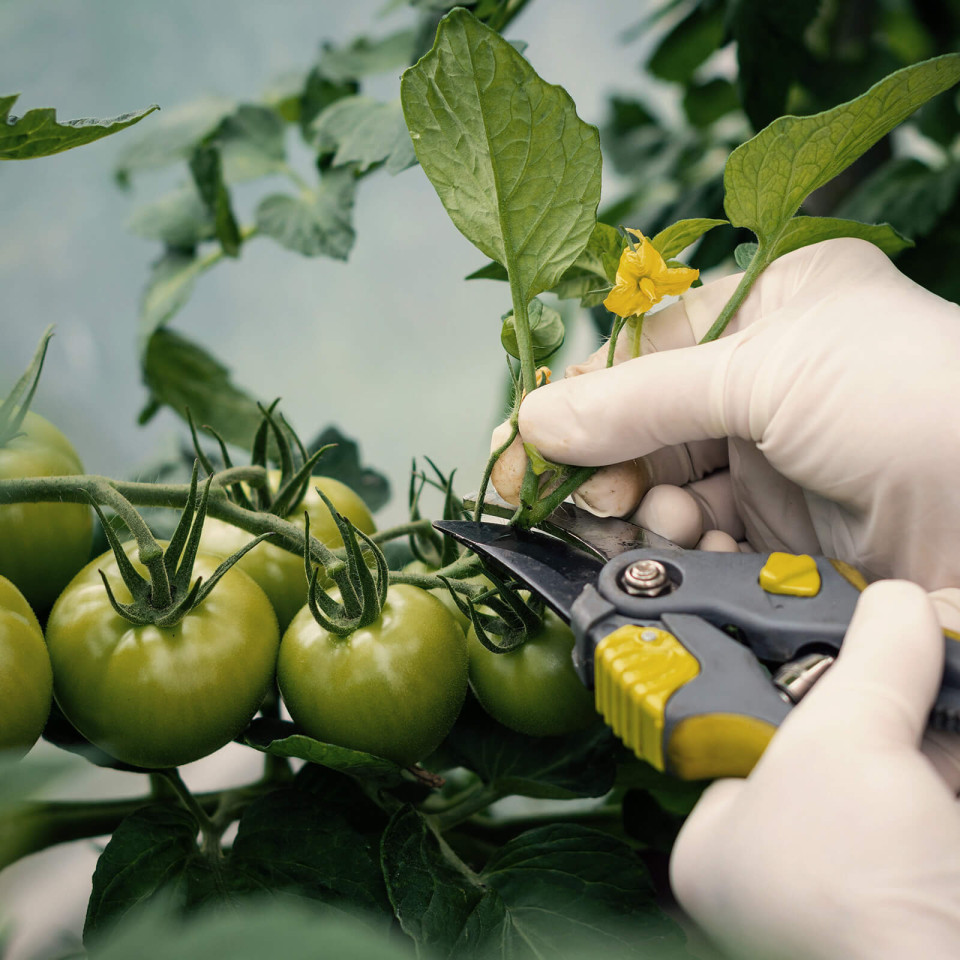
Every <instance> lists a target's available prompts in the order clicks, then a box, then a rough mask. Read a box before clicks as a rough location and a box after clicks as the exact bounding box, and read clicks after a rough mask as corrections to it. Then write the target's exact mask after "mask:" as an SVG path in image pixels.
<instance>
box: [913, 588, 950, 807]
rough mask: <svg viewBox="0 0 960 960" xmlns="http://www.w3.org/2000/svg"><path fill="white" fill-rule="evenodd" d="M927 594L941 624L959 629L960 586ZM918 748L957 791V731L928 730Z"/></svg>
mask: <svg viewBox="0 0 960 960" xmlns="http://www.w3.org/2000/svg"><path fill="white" fill-rule="evenodd" d="M929 597H930V600H931V602H932V603H933V606H934V609H935V610H936V613H937V619H938V620H939V621H940V626H941V627H943V628H944V629H945V630H952V631H953V632H954V633H960V589H957V588H956V587H944V588H943V589H941V590H934V591H933V592H932V593H930V594H929ZM947 642H948V643H949V642H955V641H949V640H948V641H947ZM920 749H921V751H922V752H923V753H924V755H925V756H926V757H927V759H928V760H929V761H930V762H931V763H932V764H933V766H934V769H936V771H937V773H939V774H940V777H941V779H942V780H943V781H944V782H945V783H946V784H947V786H948V787H949V788H950V790H951V791H952V792H953V793H954V794H960V735H957V734H955V733H947V732H946V731H943V730H927V732H926V733H925V734H924V736H923V742H922V743H921V747H920Z"/></svg>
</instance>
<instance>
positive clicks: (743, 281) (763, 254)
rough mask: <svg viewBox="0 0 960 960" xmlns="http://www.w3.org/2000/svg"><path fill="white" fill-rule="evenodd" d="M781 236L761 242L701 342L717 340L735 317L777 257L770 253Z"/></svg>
mask: <svg viewBox="0 0 960 960" xmlns="http://www.w3.org/2000/svg"><path fill="white" fill-rule="evenodd" d="M779 237H780V235H779V234H777V236H776V237H775V238H774V239H773V241H772V242H770V243H761V244H760V245H759V247H758V248H757V252H756V253H755V254H754V255H753V259H752V260H751V261H750V265H749V266H748V267H747V269H746V272H745V273H744V275H743V276H742V277H741V278H740V282H739V283H738V284H737V289H736V290H734V291H733V294H732V295H731V297H730V299H729V300H728V301H727V302H726V303H725V304H724V305H723V309H722V310H721V311H720V314H719V315H718V316H717V319H716V320H714V321H713V326H711V327H710V329H709V330H708V331H707V332H706V333H705V334H704V335H703V339H701V341H700V342H701V343H710V342H711V341H712V340H716V339H717V338H718V337H719V336H720V334H722V333H723V331H724V330H726V329H727V324H728V323H729V322H730V321H731V320H732V319H733V318H734V316H735V315H736V312H737V311H738V310H739V309H740V307H741V305H742V304H743V301H744V300H746V299H747V294H748V293H749V292H750V288H751V287H752V286H753V285H754V283H755V282H756V280H757V278H758V277H759V276H760V274H761V273H763V271H764V270H766V268H767V267H768V266H770V264H771V263H772V262H773V260H774V259H775V258H774V257H772V256H771V255H770V251H771V250H775V249H776V245H777V240H778V239H779Z"/></svg>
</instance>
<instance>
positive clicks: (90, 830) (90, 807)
mask: <svg viewBox="0 0 960 960" xmlns="http://www.w3.org/2000/svg"><path fill="white" fill-rule="evenodd" d="M163 782H164V783H165V784H166V783H167V782H168V781H167V780H166V778H164V781H163ZM274 788H275V784H269V783H253V784H250V785H249V786H247V787H242V788H240V789H239V790H237V789H231V790H229V791H220V790H217V791H213V792H210V793H199V794H197V795H196V796H195V797H194V800H195V801H196V803H197V805H198V806H199V807H200V809H202V810H203V812H204V815H205V816H207V817H209V816H211V815H212V814H213V813H214V811H219V810H221V809H222V808H223V806H224V798H225V796H226V795H227V794H229V798H230V801H231V803H230V810H229V816H230V817H231V821H232V820H236V819H238V818H239V816H240V814H241V813H242V811H243V809H244V807H246V806H247V805H248V804H250V803H251V802H252V801H253V800H255V799H256V798H257V797H259V796H262V795H263V794H264V793H268V792H269V791H270V790H273V789H274ZM179 802H180V801H179V800H178V799H176V797H174V796H173V795H170V794H166V793H165V794H160V795H156V794H155V795H147V796H142V797H130V798H124V799H123V800H86V801H64V800H44V801H35V802H32V803H25V804H22V805H20V806H17V807H16V808H15V809H13V810H10V811H7V812H5V813H4V816H3V817H2V818H0V870H2V869H3V868H4V867H7V866H9V865H10V864H11V863H15V862H16V861H17V860H19V859H21V858H23V857H26V856H29V855H30V854H32V853H38V852H39V851H40V850H46V849H47V847H53V846H56V845H57V844H60V843H71V842H73V841H74V840H85V839H87V838H90V837H102V836H106V835H107V834H110V833H113V831H114V830H116V829H117V827H118V826H119V825H120V823H121V821H123V820H125V819H126V818H127V817H129V816H130V814H132V813H135V812H136V811H137V810H139V809H140V808H141V807H145V806H148V805H149V804H154V803H179ZM227 825H228V824H227V823H223V824H222V825H221V823H220V820H219V819H218V823H217V826H218V828H220V829H221V830H223V829H225V828H226V827H227Z"/></svg>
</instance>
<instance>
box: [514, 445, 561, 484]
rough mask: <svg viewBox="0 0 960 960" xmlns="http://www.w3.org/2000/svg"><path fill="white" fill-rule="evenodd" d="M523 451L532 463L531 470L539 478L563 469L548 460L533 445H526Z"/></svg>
mask: <svg viewBox="0 0 960 960" xmlns="http://www.w3.org/2000/svg"><path fill="white" fill-rule="evenodd" d="M523 449H524V450H525V451H526V454H527V460H529V461H530V469H531V470H533V472H534V473H535V474H536V475H537V476H538V477H542V476H543V475H544V474H545V473H550V472H556V471H559V470H560V469H561V465H560V464H559V463H554V462H553V461H551V460H548V459H547V458H546V457H545V456H544V455H543V454H542V453H541V452H540V451H539V450H538V449H537V448H536V447H535V446H534V445H533V444H532V443H525V444H524V445H523Z"/></svg>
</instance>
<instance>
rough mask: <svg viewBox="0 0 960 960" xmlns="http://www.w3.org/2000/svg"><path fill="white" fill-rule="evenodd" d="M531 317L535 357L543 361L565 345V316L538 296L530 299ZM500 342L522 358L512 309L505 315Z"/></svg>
mask: <svg viewBox="0 0 960 960" xmlns="http://www.w3.org/2000/svg"><path fill="white" fill-rule="evenodd" d="M529 317H530V338H531V340H532V341H533V359H534V362H535V363H542V362H543V361H544V360H546V359H547V358H548V357H551V356H553V354H555V353H556V352H557V351H558V350H559V349H560V348H561V347H562V346H563V338H564V329H563V318H562V317H561V316H560V314H559V313H557V311H556V310H554V309H553V308H552V307H546V306H544V305H543V303H542V302H541V301H540V300H538V299H537V298H536V297H534V299H533V300H531V301H530V305H529ZM500 343H502V344H503V349H504V350H506V351H507V353H509V354H510V356H511V357H514V358H515V359H517V360H519V359H520V347H519V346H518V345H517V329H516V325H515V321H514V319H513V312H512V311H510V312H509V313H505V314H504V315H503V327H502V328H501V330H500Z"/></svg>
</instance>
